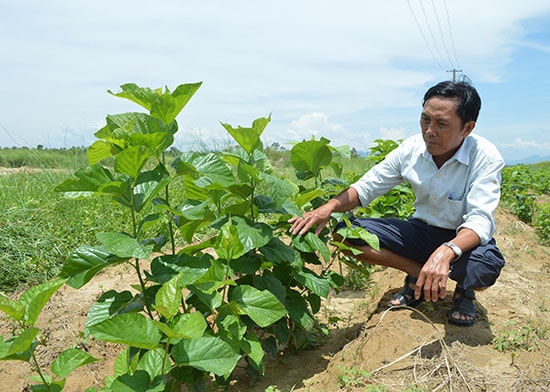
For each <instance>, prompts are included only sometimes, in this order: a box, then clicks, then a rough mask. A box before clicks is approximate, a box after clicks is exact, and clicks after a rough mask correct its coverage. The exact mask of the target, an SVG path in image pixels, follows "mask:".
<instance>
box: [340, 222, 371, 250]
mask: <svg viewBox="0 0 550 392" xmlns="http://www.w3.org/2000/svg"><path fill="white" fill-rule="evenodd" d="M337 233H338V234H340V235H341V236H342V237H343V238H344V239H347V238H358V239H361V240H363V241H365V242H366V243H367V245H368V246H370V247H371V248H373V249H375V250H378V251H379V250H380V240H379V239H378V236H377V235H376V234H373V233H370V232H369V231H368V230H366V229H365V228H363V227H342V228H340V229H338V232H337Z"/></svg>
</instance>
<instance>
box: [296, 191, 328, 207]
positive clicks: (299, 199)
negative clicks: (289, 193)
mask: <svg viewBox="0 0 550 392" xmlns="http://www.w3.org/2000/svg"><path fill="white" fill-rule="evenodd" d="M324 195H325V191H323V190H322V189H318V188H316V189H312V190H310V191H307V192H305V193H300V194H298V195H297V196H296V205H297V206H298V207H299V208H303V207H304V206H305V205H306V204H307V203H309V202H310V201H312V200H313V199H316V198H318V197H322V196H324Z"/></svg>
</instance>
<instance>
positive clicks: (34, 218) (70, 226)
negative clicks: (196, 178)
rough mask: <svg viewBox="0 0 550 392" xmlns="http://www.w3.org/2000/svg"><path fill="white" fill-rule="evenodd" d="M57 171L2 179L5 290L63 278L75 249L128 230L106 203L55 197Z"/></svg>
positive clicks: (0, 250)
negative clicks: (106, 233)
mask: <svg viewBox="0 0 550 392" xmlns="http://www.w3.org/2000/svg"><path fill="white" fill-rule="evenodd" d="M67 175H68V174H67V173H65V172H60V171H57V170H42V171H38V172H35V173H13V174H9V175H4V176H0V190H1V193H0V291H4V292H10V291H15V290H17V289H18V288H19V287H20V286H21V285H22V286H28V285H32V284H36V283H39V282H42V281H44V280H46V279H49V278H51V277H53V276H55V275H57V274H58V273H59V271H60V269H61V267H62V265H63V262H64V260H65V258H66V257H67V255H68V254H69V253H70V251H71V250H73V249H75V248H76V247H77V246H79V245H81V244H86V243H96V242H97V241H96V240H95V232H96V231H98V230H99V229H101V231H107V230H108V229H109V228H112V229H113V230H114V229H115V228H120V227H124V221H125V217H123V216H120V214H119V212H118V211H119V210H118V209H116V208H113V207H112V206H110V205H109V204H108V203H109V201H108V200H106V199H89V200H69V199H64V198H63V197H62V196H61V195H60V194H57V193H55V192H54V187H55V186H56V185H57V184H58V183H60V182H61V181H62V180H63V179H65V178H66V177H67Z"/></svg>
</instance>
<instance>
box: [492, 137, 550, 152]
mask: <svg viewBox="0 0 550 392" xmlns="http://www.w3.org/2000/svg"><path fill="white" fill-rule="evenodd" d="M496 145H497V146H498V147H500V148H515V149H522V150H531V151H544V152H546V154H548V152H549V151H550V140H525V139H523V138H516V139H515V140H514V141H513V142H512V143H496Z"/></svg>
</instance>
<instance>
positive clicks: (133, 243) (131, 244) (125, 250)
mask: <svg viewBox="0 0 550 392" xmlns="http://www.w3.org/2000/svg"><path fill="white" fill-rule="evenodd" d="M96 236H97V239H98V240H99V242H101V244H102V245H103V246H105V248H106V249H107V250H108V251H109V252H111V253H112V254H114V255H116V256H118V257H121V258H136V259H145V260H149V259H150V257H151V253H152V250H153V247H152V246H144V245H141V244H140V243H139V242H138V241H137V240H136V239H135V238H133V237H131V236H129V235H128V234H124V233H107V232H102V233H97V235H96Z"/></svg>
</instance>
